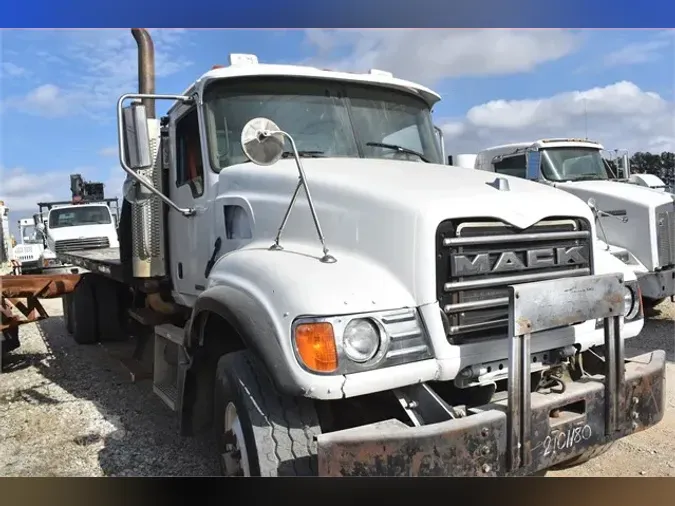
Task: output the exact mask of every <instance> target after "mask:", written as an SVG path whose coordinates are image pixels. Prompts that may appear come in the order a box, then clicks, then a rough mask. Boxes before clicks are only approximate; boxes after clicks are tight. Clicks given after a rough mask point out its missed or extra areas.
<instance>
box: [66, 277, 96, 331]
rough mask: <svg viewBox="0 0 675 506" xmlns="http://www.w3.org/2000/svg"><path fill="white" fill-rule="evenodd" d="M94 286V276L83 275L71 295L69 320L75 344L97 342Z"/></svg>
mask: <svg viewBox="0 0 675 506" xmlns="http://www.w3.org/2000/svg"><path fill="white" fill-rule="evenodd" d="M95 284H96V277H95V276H92V275H85V276H83V277H82V279H81V280H80V282H79V283H78V284H77V287H76V288H75V292H74V293H73V304H72V306H71V309H72V316H71V318H72V322H73V323H72V325H73V339H75V342H76V343H77V344H94V343H97V342H98V341H99V334H98V311H97V309H96V298H95V290H94V285H95Z"/></svg>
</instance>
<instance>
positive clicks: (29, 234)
mask: <svg viewBox="0 0 675 506" xmlns="http://www.w3.org/2000/svg"><path fill="white" fill-rule="evenodd" d="M18 225H19V236H20V238H21V239H20V242H19V243H18V244H17V245H16V246H14V248H13V250H12V257H13V259H14V260H15V261H16V262H17V263H18V268H19V269H20V272H21V274H37V273H39V272H42V267H43V262H42V252H43V251H44V241H43V238H42V235H41V233H40V232H39V231H38V230H37V227H36V222H35V219H34V218H21V219H20V220H19V223H18Z"/></svg>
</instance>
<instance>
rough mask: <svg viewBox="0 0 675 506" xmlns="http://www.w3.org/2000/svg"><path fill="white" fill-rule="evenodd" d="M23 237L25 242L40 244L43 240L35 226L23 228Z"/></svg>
mask: <svg viewBox="0 0 675 506" xmlns="http://www.w3.org/2000/svg"><path fill="white" fill-rule="evenodd" d="M21 237H22V239H23V242H24V244H38V243H42V241H41V240H40V239H39V238H38V235H37V231H36V230H35V227H34V226H32V225H31V226H26V227H22V229H21Z"/></svg>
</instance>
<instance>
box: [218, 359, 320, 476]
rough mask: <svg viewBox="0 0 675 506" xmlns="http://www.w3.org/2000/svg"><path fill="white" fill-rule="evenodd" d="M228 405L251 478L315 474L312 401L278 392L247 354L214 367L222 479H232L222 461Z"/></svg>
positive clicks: (315, 424)
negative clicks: (237, 424)
mask: <svg viewBox="0 0 675 506" xmlns="http://www.w3.org/2000/svg"><path fill="white" fill-rule="evenodd" d="M230 403H231V404H233V405H234V407H235V408H236V412H237V417H238V418H239V422H240V424H241V428H242V433H243V437H244V442H245V448H246V449H247V450H248V451H247V452H246V454H247V457H248V461H249V468H250V475H251V476H316V475H317V471H318V470H317V461H316V441H314V437H315V436H316V435H318V434H320V433H321V429H320V427H319V419H318V416H317V414H316V411H315V409H314V405H313V403H312V401H311V400H309V399H305V398H303V397H289V396H286V395H283V394H281V393H279V392H278V390H277V389H276V387H275V386H274V384H273V383H272V381H271V380H270V378H269V376H268V375H267V372H266V371H265V369H264V367H262V366H261V365H259V362H258V361H257V360H256V359H255V358H254V357H253V355H252V354H251V353H249V352H248V351H237V352H234V353H229V354H227V355H224V356H222V357H221V358H220V360H219V361H218V366H217V368H216V378H215V392H214V424H213V425H214V429H215V435H216V445H217V450H218V458H219V461H220V465H221V472H222V474H223V475H226V476H227V475H232V474H231V473H228V472H227V470H226V468H225V465H224V463H223V457H222V456H223V455H224V454H225V453H226V445H227V444H231V443H232V441H233V439H232V433H230V434H227V435H226V434H225V412H226V407H227V406H228V404H230ZM237 444H238V442H237ZM239 447H240V448H241V445H239Z"/></svg>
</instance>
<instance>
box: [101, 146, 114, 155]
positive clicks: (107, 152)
mask: <svg viewBox="0 0 675 506" xmlns="http://www.w3.org/2000/svg"><path fill="white" fill-rule="evenodd" d="M98 154H99V155H100V156H106V157H108V156H117V146H107V147H105V148H102V149H100V150H99V151H98Z"/></svg>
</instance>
